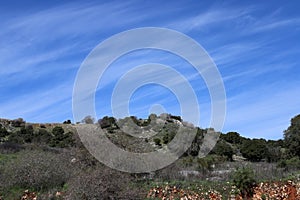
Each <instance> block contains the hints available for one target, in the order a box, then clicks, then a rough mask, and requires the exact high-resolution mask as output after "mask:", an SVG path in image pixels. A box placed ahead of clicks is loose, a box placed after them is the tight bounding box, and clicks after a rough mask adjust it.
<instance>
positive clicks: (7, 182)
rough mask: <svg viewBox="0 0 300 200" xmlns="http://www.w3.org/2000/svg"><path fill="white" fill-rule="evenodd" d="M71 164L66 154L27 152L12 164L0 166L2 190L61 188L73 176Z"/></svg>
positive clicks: (19, 155) (21, 154)
mask: <svg viewBox="0 0 300 200" xmlns="http://www.w3.org/2000/svg"><path fill="white" fill-rule="evenodd" d="M72 169H73V168H72V166H71V162H70V160H69V158H68V156H67V155H66V154H63V153H60V154H57V153H52V152H45V151H38V150H31V151H28V150H25V151H21V152H19V153H18V157H17V158H15V159H13V160H12V161H11V162H6V163H4V164H3V165H0V188H1V190H2V191H9V190H10V189H11V188H16V187H19V188H31V189H34V190H36V191H40V190H45V189H49V188H53V187H61V186H62V185H63V184H64V183H65V182H66V181H67V180H68V179H69V177H70V176H71V173H72Z"/></svg>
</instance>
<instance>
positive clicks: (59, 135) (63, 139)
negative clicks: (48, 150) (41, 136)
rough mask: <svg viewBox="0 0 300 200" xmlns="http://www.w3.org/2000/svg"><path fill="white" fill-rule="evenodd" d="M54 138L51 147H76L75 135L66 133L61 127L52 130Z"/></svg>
mask: <svg viewBox="0 0 300 200" xmlns="http://www.w3.org/2000/svg"><path fill="white" fill-rule="evenodd" d="M52 134H53V137H52V139H51V141H50V146H51V147H60V148H64V147H68V146H73V145H74V140H73V133H72V132H67V133H65V131H64V129H63V128H62V127H60V126H56V127H54V128H53V130H52Z"/></svg>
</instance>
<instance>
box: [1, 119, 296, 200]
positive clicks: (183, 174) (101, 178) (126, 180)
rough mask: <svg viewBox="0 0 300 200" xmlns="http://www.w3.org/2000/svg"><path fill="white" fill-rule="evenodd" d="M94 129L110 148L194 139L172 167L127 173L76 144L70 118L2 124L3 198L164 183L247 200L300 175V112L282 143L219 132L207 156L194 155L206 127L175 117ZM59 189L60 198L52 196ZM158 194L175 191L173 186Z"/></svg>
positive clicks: (135, 194)
mask: <svg viewBox="0 0 300 200" xmlns="http://www.w3.org/2000/svg"><path fill="white" fill-rule="evenodd" d="M82 122H83V123H86V124H94V122H95V120H94V119H93V118H92V117H91V116H87V117H85V118H84V120H83V121H82ZM97 125H98V126H100V127H101V128H102V129H103V130H104V133H105V134H106V135H107V137H108V138H109V139H110V140H111V141H112V142H113V143H114V144H115V145H117V146H119V147H120V148H123V149H124V150H126V151H131V152H152V151H155V150H158V149H161V148H167V147H168V144H170V142H171V141H172V140H173V139H174V137H175V136H176V134H177V132H178V130H179V128H187V129H190V130H194V131H196V137H195V138H194V140H193V142H192V144H191V146H190V147H189V149H188V150H187V151H186V152H185V154H184V155H182V157H180V159H179V160H177V161H176V162H175V163H173V164H171V165H170V166H167V167H166V168H164V169H161V170H158V171H156V172H153V173H145V174H126V173H121V172H117V171H115V170H112V169H110V168H108V167H105V166H103V165H102V164H101V163H99V162H98V161H97V160H96V159H95V158H93V157H92V156H91V155H90V154H89V153H88V151H87V150H86V149H85V148H84V146H83V145H82V144H81V142H80V140H79V137H78V135H77V133H76V126H78V125H75V124H72V123H71V120H66V121H64V122H63V123H61V124H30V123H26V122H25V121H24V120H23V119H22V118H18V119H15V120H7V121H5V120H4V121H3V120H2V121H0V199H1V196H2V199H5V200H6V199H8V200H10V199H21V195H22V193H23V192H24V191H25V190H30V191H34V192H36V193H37V195H38V196H39V198H40V199H145V197H146V196H147V191H149V190H150V188H153V187H156V186H155V185H156V184H157V185H162V184H165V183H166V182H168V184H167V185H173V186H176V188H177V190H178V191H177V192H178V194H179V193H180V192H183V190H182V189H185V190H186V191H189V192H191V195H192V194H193V195H194V194H195V192H196V191H201V192H202V194H204V196H203V198H206V199H207V198H211V196H212V194H213V193H214V192H215V191H214V188H216V187H218V188H225V189H224V191H221V192H220V193H218V195H219V196H220V198H221V196H222V198H223V199H228V198H230V197H231V195H237V194H240V195H241V196H242V197H244V198H250V197H251V196H252V195H253V192H254V188H255V187H254V186H255V185H256V184H257V183H258V182H260V181H265V180H268V181H271V180H272V181H276V180H277V181H278V180H284V179H288V180H295V181H297V180H298V179H299V177H300V175H299V170H300V157H299V156H300V153H299V152H300V149H299V146H300V115H297V116H295V117H294V118H292V119H291V125H290V126H289V127H288V128H287V130H286V131H284V137H283V139H281V140H265V139H249V138H245V137H243V136H241V135H240V134H239V133H237V132H228V133H226V134H221V135H220V138H219V140H218V142H217V144H216V145H215V147H214V148H213V150H212V151H211V152H210V153H209V155H208V156H206V157H204V158H199V157H198V155H199V150H200V148H201V145H202V142H203V138H204V136H205V134H207V132H208V129H202V128H199V127H193V126H190V125H189V124H188V123H187V122H184V121H183V120H182V119H181V117H180V116H173V115H170V114H162V115H160V116H157V115H155V114H151V115H149V117H148V118H147V119H138V118H137V117H134V116H130V117H126V118H124V119H118V120H117V119H115V118H113V117H108V116H105V117H103V118H102V119H99V120H98V121H97ZM128 132H130V133H132V134H135V135H136V136H137V137H134V136H132V135H129V134H127V133H128ZM153 132H155V133H156V134H155V135H153V134H152V133H153ZM141 133H143V134H147V133H149V137H147V138H144V137H141V138H139V134H141ZM202 180H205V181H202ZM159 187H162V186H159ZM57 191H60V192H62V194H63V195H62V196H61V197H59V196H56V192H57ZM163 191H164V192H166V191H169V193H172V191H173V189H172V190H171V189H170V188H168V187H167V189H166V188H162V189H161V192H163ZM152 193H153V191H152ZM152 193H151V194H152ZM150 196H151V195H150ZM152 196H153V197H155V193H153V195H152ZM151 198H152V197H151ZM178 198H179V197H178ZM260 198H261V199H268V198H269V196H268V195H267V194H263V195H261V197H260ZM2 199H1V200H2Z"/></svg>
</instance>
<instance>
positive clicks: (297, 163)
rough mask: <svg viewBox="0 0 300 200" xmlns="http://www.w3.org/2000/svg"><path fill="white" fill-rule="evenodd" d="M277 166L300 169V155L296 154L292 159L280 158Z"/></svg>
mask: <svg viewBox="0 0 300 200" xmlns="http://www.w3.org/2000/svg"><path fill="white" fill-rule="evenodd" d="M277 166H278V167H280V168H285V169H286V170H297V169H300V159H299V157H297V156H295V157H293V158H290V159H286V160H280V161H279V162H278V165H277Z"/></svg>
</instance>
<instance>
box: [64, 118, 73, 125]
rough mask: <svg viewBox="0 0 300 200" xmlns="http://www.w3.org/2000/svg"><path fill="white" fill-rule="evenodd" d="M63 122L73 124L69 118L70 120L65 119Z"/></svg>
mask: <svg viewBox="0 0 300 200" xmlns="http://www.w3.org/2000/svg"><path fill="white" fill-rule="evenodd" d="M63 124H72V122H71V120H69V119H68V120H66V121H64V122H63Z"/></svg>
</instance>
